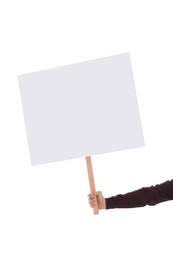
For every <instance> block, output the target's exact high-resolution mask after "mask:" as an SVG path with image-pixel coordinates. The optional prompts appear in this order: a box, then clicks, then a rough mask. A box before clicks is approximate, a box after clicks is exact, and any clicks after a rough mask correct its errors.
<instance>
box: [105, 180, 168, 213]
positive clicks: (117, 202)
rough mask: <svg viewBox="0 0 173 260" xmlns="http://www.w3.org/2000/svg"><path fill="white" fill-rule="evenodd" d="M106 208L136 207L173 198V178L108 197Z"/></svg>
mask: <svg viewBox="0 0 173 260" xmlns="http://www.w3.org/2000/svg"><path fill="white" fill-rule="evenodd" d="M105 200H106V209H112V208H136V207H144V206H146V205H149V206H154V205H156V204H158V203H161V202H164V201H168V200H173V179H172V180H170V181H166V182H163V183H161V184H157V185H155V186H151V187H145V188H144V187H143V188H141V189H138V190H135V191H132V192H128V193H126V194H119V195H116V196H113V197H110V198H106V199H105Z"/></svg>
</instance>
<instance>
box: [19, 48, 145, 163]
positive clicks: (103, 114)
mask: <svg viewBox="0 0 173 260" xmlns="http://www.w3.org/2000/svg"><path fill="white" fill-rule="evenodd" d="M18 80H19V86H20V92H21V98H22V104H23V111H24V118H25V124H26V131H27V138H28V144H29V150H30V157H31V163H32V164H33V165H35V164H42V163H50V162H55V161H60V160H67V159H73V158H79V157H85V156H91V155H96V154H102V153H109V152H114V151H118V150H124V149H130V148H136V147H141V146H144V138H143V133H142V127H141V121H140V115H139V109H138V103H137V97H136V91H135V86H134V79H133V73H132V68H131V62H130V56H129V54H128V53H124V54H119V55H114V56H110V57H105V58H100V59H96V60H91V61H86V62H81V63H77V64H73V65H67V66H63V67H58V68H53V69H49V70H44V71H39V72H34V73H29V74H25V75H20V76H19V77H18Z"/></svg>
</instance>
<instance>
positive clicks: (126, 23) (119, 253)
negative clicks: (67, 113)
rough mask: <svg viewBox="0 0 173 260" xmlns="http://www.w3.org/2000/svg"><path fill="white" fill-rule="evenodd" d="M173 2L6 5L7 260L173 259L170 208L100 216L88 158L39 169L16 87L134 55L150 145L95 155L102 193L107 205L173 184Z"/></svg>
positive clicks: (0, 186) (1, 156) (1, 129)
mask: <svg viewBox="0 0 173 260" xmlns="http://www.w3.org/2000/svg"><path fill="white" fill-rule="evenodd" d="M3 2H4V3H3ZM171 4H172V1H166V0H165V1H158V0H157V1H152V0H150V1H147V0H146V1H137V0H136V1H133V0H132V1H123V0H121V1H101V0H99V1H94V0H92V1H90V0H88V1H82V0H80V1H76V0H74V1H71V0H69V1H66V0H63V1H51V0H49V1H36V0H35V1H31V0H30V1H24V0H23V1H22V0H21V1H17V0H16V1H8V0H7V1H1V4H0V34H1V35H0V259H2V260H6V259H10V260H11V259H18V260H20V259H32V260H34V259H42V260H43V259H62V260H64V259H73V258H74V259H84V260H85V259H99V258H100V259H109V260H113V259H119V260H121V259H123V260H124V259H133V260H135V259H152V258H153V259H157V258H158V257H159V259H167V260H169V259H172V241H171V237H172V233H173V225H172V216H173V202H172V201H170V202H166V203H162V204H159V205H157V206H155V207H149V206H146V207H143V208H137V209H114V210H109V211H106V210H105V211H100V214H99V215H98V216H94V215H93V213H92V210H91V209H90V208H89V206H88V199H87V194H88V193H89V184H88V178H87V170H86V165H85V159H84V158H82V159H75V160H69V161H63V162H57V163H51V164H46V165H40V166H31V164H30V158H29V151H28V144H27V138H26V132H25V126H24V119H23V112H22V106H21V99H20V93H19V86H18V82H17V75H19V74H23V73H28V72H33V71H38V70H43V69H49V68H53V67H58V66H62V65H66V64H72V63H76V62H81V61H85V60H90V59H95V58H101V57H105V56H109V55H114V54H119V53H123V52H130V56H131V61H132V66H133V73H134V79H135V85H136V91H137V97H138V103H139V108H140V115H141V120H142V126H143V132H144V137H145V143H146V147H144V148H139V149H133V150H128V151H123V152H116V153H111V154H106V155H99V156H94V157H93V169H94V175H95V182H96V187H97V189H98V190H101V191H102V192H103V194H104V196H105V197H109V196H112V195H116V194H118V193H125V192H128V191H131V190H134V189H138V188H141V187H143V186H150V185H154V184H157V183H161V182H163V181H166V180H168V179H172V176H173V174H172V172H173V165H172V147H173V135H172V133H173V123H172V121H173V117H172V112H173V102H172V100H173V92H172V85H173V76H172V68H173V47H172V46H173V36H172V31H173V30H172V24H173V16H172V13H173V8H172V7H171ZM91 127H92V126H91Z"/></svg>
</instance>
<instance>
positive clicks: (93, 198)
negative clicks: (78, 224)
mask: <svg viewBox="0 0 173 260" xmlns="http://www.w3.org/2000/svg"><path fill="white" fill-rule="evenodd" d="M88 197H89V199H88V201H89V204H90V206H91V208H94V207H95V206H96V202H97V203H98V208H99V209H106V201H105V198H104V197H103V194H102V192H101V191H97V192H95V193H93V194H89V195H88Z"/></svg>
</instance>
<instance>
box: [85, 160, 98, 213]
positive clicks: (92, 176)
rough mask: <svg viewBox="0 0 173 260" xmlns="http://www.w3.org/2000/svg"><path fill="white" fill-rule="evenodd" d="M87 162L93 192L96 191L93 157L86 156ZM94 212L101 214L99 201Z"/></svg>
mask: <svg viewBox="0 0 173 260" xmlns="http://www.w3.org/2000/svg"><path fill="white" fill-rule="evenodd" d="M86 164H87V169H88V178H89V184H90V191H91V193H94V192H96V189H95V183H94V175H93V169H92V163H91V157H90V156H88V157H86ZM93 211H94V214H95V215H96V214H99V208H98V203H97V205H96V206H95V207H94V208H93Z"/></svg>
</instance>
